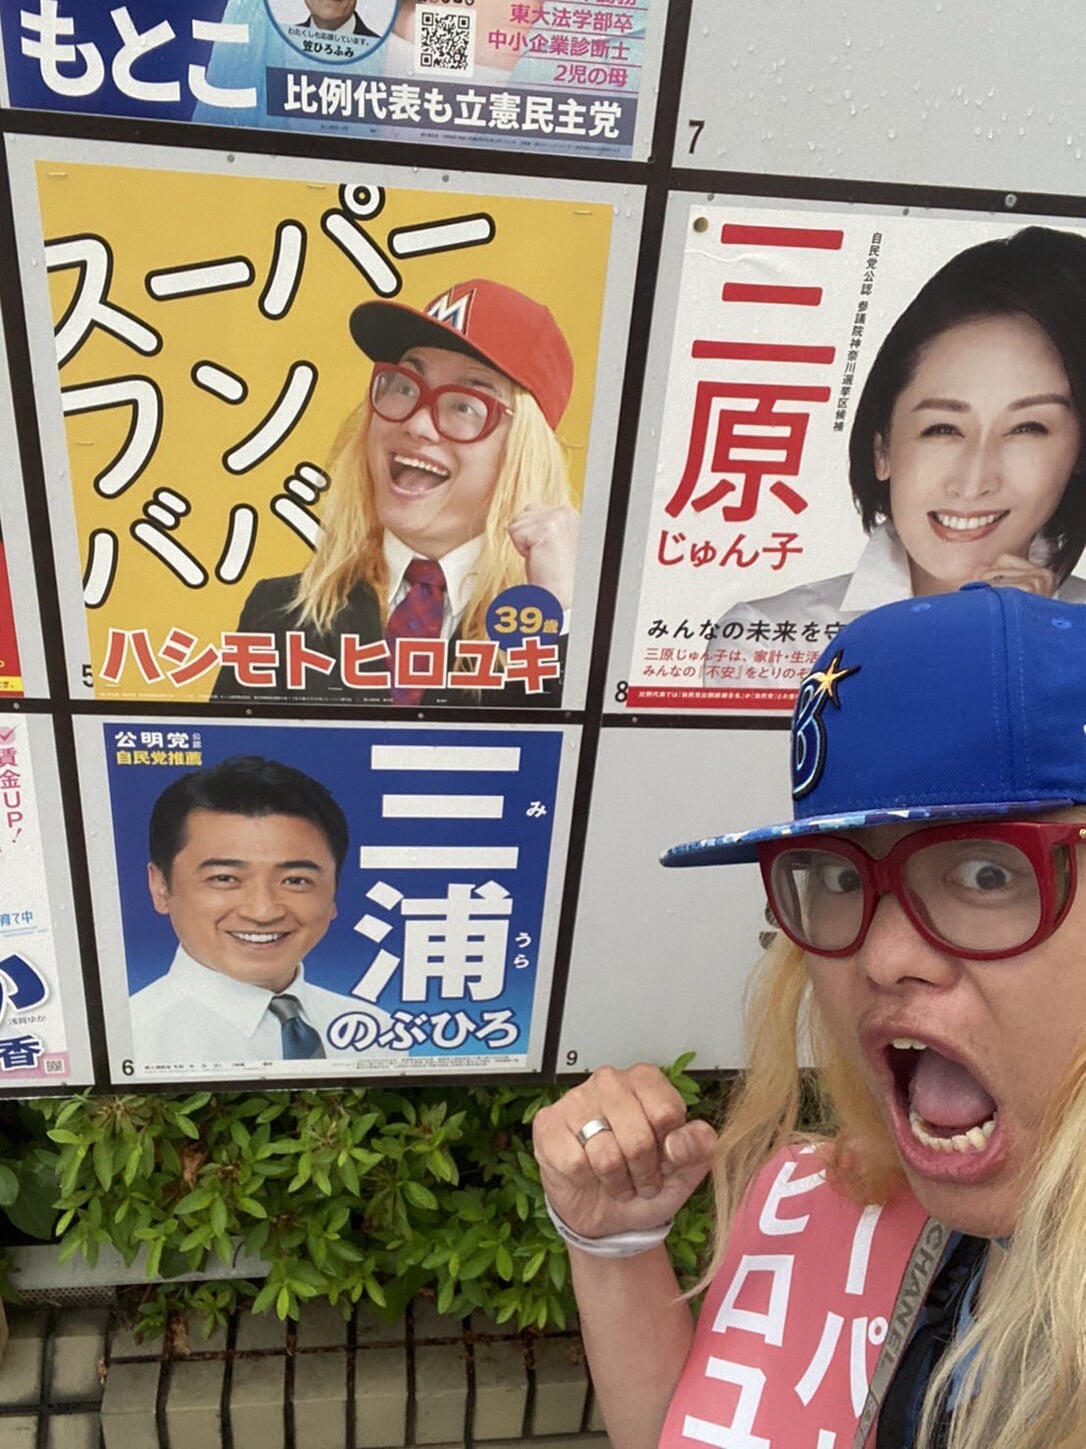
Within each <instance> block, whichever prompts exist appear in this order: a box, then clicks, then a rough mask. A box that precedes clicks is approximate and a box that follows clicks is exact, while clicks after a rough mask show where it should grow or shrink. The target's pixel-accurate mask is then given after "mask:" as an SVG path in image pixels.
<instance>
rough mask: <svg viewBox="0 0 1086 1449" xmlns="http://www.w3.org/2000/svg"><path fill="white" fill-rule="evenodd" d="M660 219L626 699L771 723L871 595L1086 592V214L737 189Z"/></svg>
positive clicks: (1072, 595)
mask: <svg viewBox="0 0 1086 1449" xmlns="http://www.w3.org/2000/svg"><path fill="white" fill-rule="evenodd" d="M671 222H672V223H673V225H671V236H672V238H673V239H674V238H676V237H678V236H680V235H683V234H684V235H685V240H684V241H683V242H682V243H681V245H682V247H683V256H682V270H681V280H680V282H679V288H678V293H679V295H678V304H677V314H676V317H675V322H674V333H673V336H672V339H671V343H670V350H669V355H667V356H666V357H664V358H663V362H662V366H661V357H662V354H663V351H664V349H665V348H666V346H667V344H666V342H665V341H664V340H663V338H661V339H659V340H658V343H657V346H658V347H659V348H660V353H659V354H658V355H657V356H656V357H655V359H654V360H653V362H652V363H651V370H650V376H651V377H655V378H657V379H659V380H660V389H659V394H658V399H659V404H660V407H661V413H660V423H659V431H658V434H657V432H656V419H655V417H654V416H645V418H644V433H643V446H644V445H647V447H648V448H649V449H650V450H651V456H644V457H642V458H640V459H639V468H651V467H653V464H655V474H654V480H653V483H652V487H651V493H652V497H651V505H650V507H649V511H648V521H647V525H646V534H645V541H644V555H643V565H642V572H641V578H640V594H639V599H638V604H637V613H636V623H635V626H634V639H633V647H632V657H630V658H629V660H628V665H627V666H625V672H624V674H623V676H622V677H621V678H618V679H617V680H616V681H615V685H614V698H615V700H616V702H617V703H618V704H619V705H621V706H623V707H624V708H626V709H629V710H645V709H667V710H676V709H678V710H683V709H696V710H705V709H709V710H721V711H744V712H748V713H774V712H778V713H783V712H786V711H788V710H790V709H791V707H792V704H793V702H794V700H795V697H796V692H797V690H798V688H799V685H800V682H801V681H802V680H803V678H804V677H805V676H806V674H807V672H808V671H809V669H810V666H811V664H812V663H813V662H814V661H815V660H816V659H817V658H818V656H819V654H820V653H821V651H822V649H823V648H824V647H825V646H826V644H827V643H828V642H829V641H831V640H832V639H833V637H834V635H835V634H836V632H837V630H838V629H839V628H840V627H841V625H842V624H843V623H845V622H847V621H848V620H850V619H853V618H855V617H856V616H857V615H858V614H861V613H864V612H866V611H867V610H868V609H872V608H875V607H876V606H878V605H880V604H885V603H890V602H892V601H893V600H895V599H901V598H908V597H910V596H916V597H918V598H921V597H923V596H924V595H925V594H929V593H940V592H946V591H948V590H951V589H956V588H960V587H962V586H963V585H964V584H967V583H969V582H970V581H972V580H995V581H998V582H1002V583H1016V584H1020V585H1022V586H1024V587H1028V588H1032V589H1034V590H1036V591H1038V592H1041V593H1046V594H1055V595H1057V596H1058V597H1060V598H1063V599H1067V600H1070V601H1081V600H1083V599H1086V580H1084V579H1083V578H1082V577H1080V576H1079V574H1078V573H1076V572H1075V570H1076V569H1077V568H1078V567H1079V564H1080V557H1081V555H1082V551H1083V547H1084V545H1086V473H1084V471H1083V465H1082V458H1083V448H1084V446H1086V422H1084V420H1086V353H1084V352H1083V349H1082V341H1081V339H1082V337H1083V335H1084V329H1086V228H1083V229H1080V230H1074V229H1072V228H1071V227H1068V226H1063V225H1060V226H1050V225H1045V226H1028V225H1024V224H1023V222H1021V221H1008V220H1006V219H1003V218H1000V219H999V220H994V219H980V220H959V219H952V218H947V217H938V216H932V215H930V214H928V215H917V214H912V215H908V214H905V215H903V214H900V213H890V212H881V213H880V212H878V211H876V210H874V209H872V208H866V207H865V208H863V209H862V210H861V209H859V208H854V209H848V210H846V209H844V208H842V209H840V210H829V209H813V208H810V209H807V208H804V209H801V208H798V207H796V208H784V207H768V206H767V207H754V206H751V205H749V204H739V203H734V204H733V203H727V202H717V203H714V204H712V205H694V206H691V207H687V205H686V203H683V204H681V205H680V204H678V203H676V205H675V207H674V209H673V212H672V218H671ZM648 391H649V392H650V393H651V384H650V388H649V389H648ZM614 667H615V668H616V670H623V669H624V664H623V662H622V661H619V662H618V663H617V664H616V665H615V666H614Z"/></svg>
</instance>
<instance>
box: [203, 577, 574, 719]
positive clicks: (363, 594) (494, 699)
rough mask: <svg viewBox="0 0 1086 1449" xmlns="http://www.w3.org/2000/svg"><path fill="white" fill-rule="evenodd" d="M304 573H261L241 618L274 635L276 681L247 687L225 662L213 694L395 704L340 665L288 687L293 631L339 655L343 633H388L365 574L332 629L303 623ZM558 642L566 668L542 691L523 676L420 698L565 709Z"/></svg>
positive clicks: (425, 702)
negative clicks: (299, 595)
mask: <svg viewBox="0 0 1086 1449" xmlns="http://www.w3.org/2000/svg"><path fill="white" fill-rule="evenodd" d="M300 577H301V575H300V574H286V575H282V576H281V577H279V578H273V579H261V580H260V582H259V583H258V584H256V585H255V586H254V588H253V591H252V593H251V594H250V595H249V597H248V598H247V599H246V601H245V606H244V608H243V609H242V611H241V618H240V619H239V620H238V626H237V631H236V632H237V633H239V634H272V635H274V638H275V644H276V648H277V649H278V651H279V659H280V666H279V669H278V671H277V678H276V684H275V686H274V687H273V688H266V689H252V688H247V687H246V686H245V685H243V684H239V683H238V682H237V679H236V678H235V675H234V671H233V669H230V668H223V669H220V670H219V677H218V679H217V680H216V681H215V688H214V689H213V690H212V691H211V698H212V699H213V700H215V701H219V702H227V701H228V702H231V703H233V702H236V701H239V700H240V701H244V702H245V703H248V704H253V703H256V704H267V703H276V704H294V703H299V704H309V703H319V704H391V702H392V701H391V699H390V696H389V693H388V691H387V690H380V689H350V688H348V687H347V686H346V685H345V684H344V683H343V682H342V681H341V679H340V678H339V673H338V669H337V670H333V671H332V673H331V674H321V673H319V672H318V671H317V670H313V669H311V670H309V671H308V672H307V675H306V687H305V689H304V690H288V689H287V685H286V636H287V633H288V631H296V630H299V629H301V631H302V632H303V633H304V635H305V643H306V647H307V648H309V649H316V650H319V651H320V652H321V653H323V654H330V655H332V657H333V658H335V659H337V660H338V658H339V638H340V635H342V634H356V635H357V636H358V641H359V643H360V644H373V643H376V642H377V641H378V640H379V639H383V638H384V629H383V627H382V624H381V610H380V606H379V605H378V602H377V595H376V594H375V593H374V591H373V589H372V588H371V587H370V585H369V584H367V583H365V582H364V581H363V580H360V581H359V582H358V583H357V584H355V586H354V588H353V589H352V590H351V592H350V593H349V594H348V595H347V601H346V603H345V604H344V605H343V608H342V609H341V610H340V611H339V613H338V614H337V615H336V618H335V621H334V623H333V624H332V627H331V628H330V629H329V630H328V631H327V633H322V632H320V631H318V630H316V629H314V628H313V626H312V625H311V624H307V625H301V624H299V623H298V621H297V616H296V613H295V611H294V609H293V606H292V600H293V598H294V595H295V593H296V592H297V589H298V580H299V578H300ZM556 642H558V644H559V658H560V660H561V663H562V674H559V676H558V677H557V678H556V679H547V680H545V681H544V684H543V688H542V689H541V690H540V691H539V692H538V693H536V694H529V693H528V692H527V691H526V690H525V688H524V685H523V684H522V683H521V682H520V681H519V680H511V681H510V682H509V683H508V684H507V685H506V686H505V687H504V688H503V689H487V690H482V691H477V690H471V689H428V690H427V691H426V692H425V693H424V695H423V697H422V699H421V700H420V702H419V707H425V708H428V707H429V706H431V705H452V706H454V707H456V708H459V709H478V708H486V707H487V706H499V707H501V706H505V707H506V708H508V709H524V708H531V709H560V708H561V705H562V675H563V674H564V672H565V639H564V638H563V639H559V640H558V641H556ZM454 644H455V639H454V640H452V641H450V652H451V650H452V646H453V645H454Z"/></svg>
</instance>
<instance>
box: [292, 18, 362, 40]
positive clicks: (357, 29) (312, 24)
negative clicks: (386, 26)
mask: <svg viewBox="0 0 1086 1449" xmlns="http://www.w3.org/2000/svg"><path fill="white" fill-rule="evenodd" d="M351 19H352V20H353V21H354V30H353V31H350V30H348V32H347V34H348V35H352V34H354V35H368V36H370V37H372V38H373V39H374V40H376V39H377V32H376V30H371V29H370V28H369V26H368V25H363V23H362V21H361V20H360V19H359V18H358V15H357V14H355V15H352V16H351ZM302 25H303V26H308V27H309V28H310V30H322V29H323V28H324V27H323V26H321V25H318V24H317V22H316V21H315V20H314V19H313V17H312V15H310V16H309V18H308V20H303V21H302ZM334 33H335V32H333V34H334Z"/></svg>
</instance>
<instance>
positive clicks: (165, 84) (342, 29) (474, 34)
mask: <svg viewBox="0 0 1086 1449" xmlns="http://www.w3.org/2000/svg"><path fill="white" fill-rule="evenodd" d="M651 3H655V4H657V5H659V6H661V7H663V6H664V4H665V0H581V3H580V4H578V5H576V6H571V5H551V4H540V3H532V4H523V3H515V0H434V3H427V0H140V4H139V5H138V6H137V5H134V4H127V5H116V6H107V5H101V6H98V5H86V4H81V3H80V0H21V3H20V4H18V5H4V6H3V7H0V29H2V36H3V48H4V58H5V68H6V75H7V86H8V100H9V104H10V105H12V106H18V107H26V108H30V109H34V110H51V111H56V110H61V111H69V112H70V111H82V112H86V113H89V114H94V115H113V116H132V117H138V118H140V119H144V120H167V121H195V122H198V123H201V124H206V125H217V126H254V127H264V128H267V129H270V130H303V131H323V132H326V133H330V134H340V135H353V136H365V137H370V138H381V139H384V140H408V141H416V142H417V141H427V140H440V141H441V142H443V143H445V144H447V143H449V142H452V143H454V144H457V143H458V144H464V145H471V144H478V143H479V141H480V140H481V139H484V138H485V140H486V141H487V143H488V144H489V145H491V146H494V147H498V148H501V149H505V150H514V151H538V150H545V151H552V152H573V153H578V154H582V155H594V156H617V157H626V156H629V155H630V154H631V148H632V144H633V137H634V127H635V122H636V117H637V106H638V95H639V91H640V90H641V88H642V75H643V71H644V67H645V27H646V20H647V15H648V10H649V5H650V4H651ZM650 80H651V78H650ZM648 89H649V87H646V91H648Z"/></svg>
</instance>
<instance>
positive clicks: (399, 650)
mask: <svg viewBox="0 0 1086 1449" xmlns="http://www.w3.org/2000/svg"><path fill="white" fill-rule="evenodd" d="M384 174H386V175H387V174H388V173H387V172H386V173H384ZM405 175H406V173H405ZM37 184H38V194H39V200H40V207H41V215H42V225H43V234H44V238H45V243H46V245H45V255H46V266H47V269H48V274H49V287H50V297H51V304H52V309H53V324H54V329H55V332H56V350H57V359H58V365H59V372H60V386H61V396H62V406H63V412H64V419H65V428H66V437H67V450H68V458H69V463H70V474H71V486H72V496H73V502H74V510H75V524H76V530H77V536H78V543H79V550H80V556H81V560H82V566H83V599H84V604H85V608H86V619H87V632H88V641H89V649H90V658H89V660H88V661H87V666H88V667H87V668H86V669H85V670H84V676H85V678H87V679H88V680H89V681H91V682H92V683H93V690H94V695H95V697H96V698H98V699H102V700H147V699H160V700H161V699H168V700H170V701H171V702H180V701H185V702H189V703H194V702H202V701H205V700H207V699H209V698H213V699H217V700H223V701H227V700H231V701H248V702H257V703H261V702H280V701H282V702H289V703H295V702H298V703H306V704H313V703H316V704H326V705H330V706H335V705H342V704H355V703H361V704H393V705H416V704H423V705H430V704H452V705H459V706H460V707H462V708H472V707H475V706H478V705H484V706H485V705H488V704H504V705H517V706H523V705H526V704H532V705H543V706H552V707H553V706H556V705H558V704H560V703H561V687H562V666H563V660H564V658H565V645H566V631H567V629H568V627H569V621H570V619H571V618H572V617H573V613H572V611H573V598H572V589H573V575H574V565H575V563H576V557H577V527H578V522H579V516H580V511H581V503H582V498H583V493H584V486H585V457H586V450H587V444H588V437H589V431H590V425H591V418H592V411H593V399H594V391H595V366H596V355H597V349H598V344H599V329H600V318H601V311H602V307H603V297H604V284H605V276H606V271H607V262H608V252H609V245H610V234H611V217H612V211H611V207H610V206H609V205H597V204H591V203H585V202H582V201H576V202H571V201H569V200H553V199H539V198H534V197H529V196H524V195H476V194H467V193H465V192H455V191H453V190H452V189H451V188H450V187H448V186H442V187H441V188H440V189H437V188H434V189H430V190H423V189H419V188H418V186H417V185H416V187H415V188H412V187H411V186H405V187H403V188H400V187H398V186H396V187H392V186H385V185H367V184H358V183H355V182H351V181H346V180H345V181H344V182H342V184H337V183H336V182H333V181H324V180H320V181H313V182H307V181H297V180H282V179H265V178H253V177H243V176H236V175H230V174H227V175H219V174H214V175H213V174H200V173H194V172H184V171H166V170H162V171H158V170H143V169H135V168H129V167H120V166H98V165H82V164H57V163H55V162H48V163H46V162H42V163H40V164H39V165H38V168H37ZM435 563H436V564H437V565H438V567H437V568H436V570H435V568H434V564H435Z"/></svg>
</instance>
